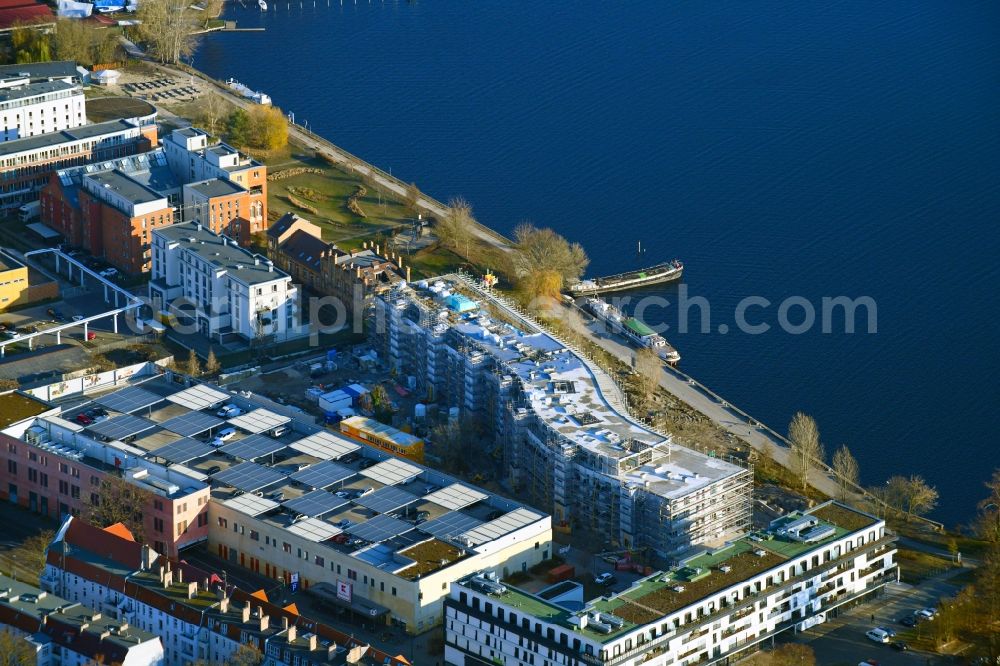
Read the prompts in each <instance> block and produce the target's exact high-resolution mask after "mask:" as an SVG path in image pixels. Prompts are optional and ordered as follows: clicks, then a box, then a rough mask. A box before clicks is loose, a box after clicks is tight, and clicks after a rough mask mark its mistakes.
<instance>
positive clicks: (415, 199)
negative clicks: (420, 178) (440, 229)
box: [403, 183, 420, 213]
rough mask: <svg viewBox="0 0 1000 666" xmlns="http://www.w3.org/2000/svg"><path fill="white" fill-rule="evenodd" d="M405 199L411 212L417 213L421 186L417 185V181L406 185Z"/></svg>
mask: <svg viewBox="0 0 1000 666" xmlns="http://www.w3.org/2000/svg"><path fill="white" fill-rule="evenodd" d="M403 200H404V201H405V203H406V208H407V210H409V211H410V212H411V213H416V212H417V210H418V209H419V207H420V188H419V187H417V184H416V183H410V184H409V185H407V186H406V192H404V194H403Z"/></svg>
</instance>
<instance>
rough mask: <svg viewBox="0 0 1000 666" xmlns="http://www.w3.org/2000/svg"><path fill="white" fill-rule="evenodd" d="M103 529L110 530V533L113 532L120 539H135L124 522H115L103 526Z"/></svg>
mask: <svg viewBox="0 0 1000 666" xmlns="http://www.w3.org/2000/svg"><path fill="white" fill-rule="evenodd" d="M104 531H105V532H110V533H111V534H114V535H115V536H117V537H121V538H122V539H126V540H128V541H135V536H134V535H133V534H132V531H131V530H129V528H127V527H126V526H125V523H115V524H114V525H108V526H107V527H105V528H104Z"/></svg>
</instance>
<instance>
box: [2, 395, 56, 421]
mask: <svg viewBox="0 0 1000 666" xmlns="http://www.w3.org/2000/svg"><path fill="white" fill-rule="evenodd" d="M50 409H52V407H51V406H50V405H49V404H48V403H46V402H43V401H41V400H39V399H38V398H35V397H33V396H30V395H27V394H25V393H18V392H17V391H12V392H10V393H3V394H0V430H2V429H3V428H6V427H7V426H9V425H12V424H14V423H17V422H18V421H24V420H25V419H30V418H33V417H35V416H38V415H39V414H42V413H44V412H47V411H48V410H50Z"/></svg>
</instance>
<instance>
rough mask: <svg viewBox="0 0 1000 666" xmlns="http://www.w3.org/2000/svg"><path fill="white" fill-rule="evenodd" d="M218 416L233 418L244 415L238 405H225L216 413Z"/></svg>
mask: <svg viewBox="0 0 1000 666" xmlns="http://www.w3.org/2000/svg"><path fill="white" fill-rule="evenodd" d="M215 415H216V416H218V417H219V418H223V419H231V418H235V417H237V416H243V410H242V409H240V408H239V407H237V406H236V405H223V407H222V409H220V410H219V411H217V412H216V413H215Z"/></svg>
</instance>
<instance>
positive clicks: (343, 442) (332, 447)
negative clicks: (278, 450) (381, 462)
mask: <svg viewBox="0 0 1000 666" xmlns="http://www.w3.org/2000/svg"><path fill="white" fill-rule="evenodd" d="M289 446H290V447H291V448H293V449H295V450H296V451H299V452H301V453H305V454H307V455H310V456H314V457H316V458H321V459H323V460H336V459H337V458H341V457H343V456H346V455H347V454H348V453H353V452H354V451H360V450H361V445H360V444H357V443H355V442H352V441H351V440H349V439H347V438H346V437H344V436H342V435H337V434H335V433H332V432H329V431H327V430H321V431H320V432H317V433H314V434H312V435H309V436H308V437H303V438H302V439H300V440H298V441H297V442H292V443H291V444H290V445H289Z"/></svg>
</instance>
